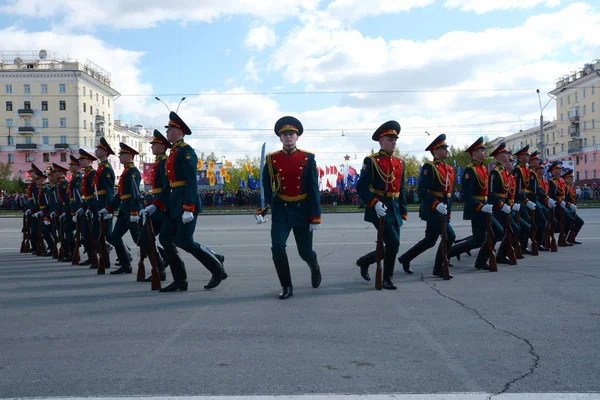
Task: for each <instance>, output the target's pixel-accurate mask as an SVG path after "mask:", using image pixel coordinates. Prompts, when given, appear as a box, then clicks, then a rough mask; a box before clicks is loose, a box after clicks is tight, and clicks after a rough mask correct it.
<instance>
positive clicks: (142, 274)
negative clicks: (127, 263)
mask: <svg viewBox="0 0 600 400" xmlns="http://www.w3.org/2000/svg"><path fill="white" fill-rule="evenodd" d="M140 217H141V216H140ZM143 230H144V225H143V222H142V218H140V219H138V233H139V236H138V243H137V245H138V246H139V248H140V261H138V270H137V276H136V279H135V280H136V281H137V282H143V281H144V279H146V266H145V265H144V258H146V249H145V247H144V246H140V243H139V242H140V237H141V236H142V234H143Z"/></svg>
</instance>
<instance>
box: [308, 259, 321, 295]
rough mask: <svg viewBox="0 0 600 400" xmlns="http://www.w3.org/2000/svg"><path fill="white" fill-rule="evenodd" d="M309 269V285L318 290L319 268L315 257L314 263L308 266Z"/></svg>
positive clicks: (319, 281) (319, 282)
mask: <svg viewBox="0 0 600 400" xmlns="http://www.w3.org/2000/svg"><path fill="white" fill-rule="evenodd" d="M309 267H310V283H311V284H312V287H313V288H315V289H316V288H318V287H319V285H320V284H321V268H320V267H319V262H318V261H317V258H316V257H315V261H314V262H313V263H312V264H311V265H309Z"/></svg>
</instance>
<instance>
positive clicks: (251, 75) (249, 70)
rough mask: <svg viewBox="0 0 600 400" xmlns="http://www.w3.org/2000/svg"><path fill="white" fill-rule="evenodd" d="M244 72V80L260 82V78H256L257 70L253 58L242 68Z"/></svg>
mask: <svg viewBox="0 0 600 400" xmlns="http://www.w3.org/2000/svg"><path fill="white" fill-rule="evenodd" d="M244 71H245V72H246V79H247V80H251V81H254V82H260V78H259V76H258V73H259V68H258V66H257V65H256V61H255V59H254V57H250V59H249V60H248V62H247V63H246V67H244Z"/></svg>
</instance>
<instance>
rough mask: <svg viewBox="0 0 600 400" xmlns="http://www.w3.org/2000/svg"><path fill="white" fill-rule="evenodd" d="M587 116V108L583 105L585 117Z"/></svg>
mask: <svg viewBox="0 0 600 400" xmlns="http://www.w3.org/2000/svg"><path fill="white" fill-rule="evenodd" d="M586 114H587V106H586V105H585V104H584V105H583V115H586Z"/></svg>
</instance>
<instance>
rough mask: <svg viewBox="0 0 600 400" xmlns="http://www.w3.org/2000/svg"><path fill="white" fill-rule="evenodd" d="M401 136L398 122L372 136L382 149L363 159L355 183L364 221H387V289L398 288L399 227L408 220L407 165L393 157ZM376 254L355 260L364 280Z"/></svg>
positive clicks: (385, 282) (384, 268) (385, 270)
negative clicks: (362, 202)
mask: <svg viewBox="0 0 600 400" xmlns="http://www.w3.org/2000/svg"><path fill="white" fill-rule="evenodd" d="M399 133H400V124H399V123H398V122H397V121H388V122H386V123H384V124H383V125H381V126H380V127H379V128H378V129H377V130H376V131H375V133H373V136H372V137H371V139H373V140H374V141H376V142H379V145H380V146H381V149H380V150H379V151H378V152H377V153H374V154H371V155H370V156H368V157H366V158H365V159H364V161H363V166H362V172H361V174H360V177H359V178H358V182H357V184H356V191H357V192H358V194H359V196H360V197H361V199H362V200H363V201H364V203H365V205H366V207H365V221H367V222H371V223H372V224H373V225H374V226H375V228H376V229H378V225H379V224H378V223H379V219H380V218H384V222H385V225H384V230H383V243H384V245H385V248H384V257H383V288H384V289H387V290H396V289H397V287H396V286H395V285H394V281H393V280H392V278H393V277H394V266H395V264H396V254H398V249H399V247H400V227H401V226H402V224H403V223H404V221H406V219H407V208H406V197H405V194H404V175H405V164H404V161H402V160H401V159H399V158H398V157H395V156H394V150H395V149H396V141H397V140H398V135H399ZM436 238H437V236H436ZM376 255H377V254H376V251H372V252H370V253H367V254H366V255H364V256H362V257H361V258H359V259H358V260H357V261H356V263H357V265H358V266H359V267H360V269H361V276H362V277H363V279H365V280H370V277H369V274H368V268H369V265H370V264H373V263H375V262H376ZM405 271H406V272H407V273H412V271H411V270H410V268H406V267H405Z"/></svg>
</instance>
